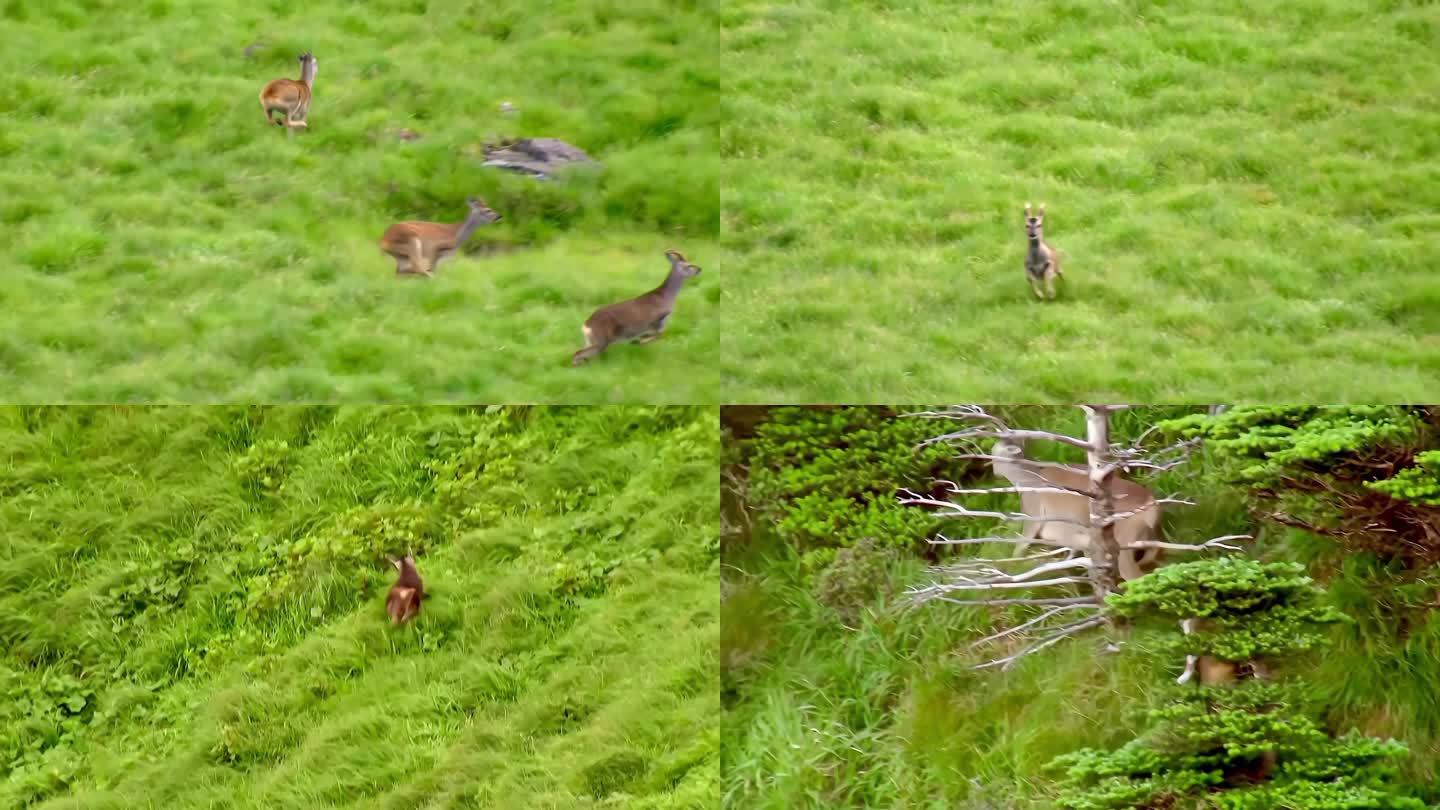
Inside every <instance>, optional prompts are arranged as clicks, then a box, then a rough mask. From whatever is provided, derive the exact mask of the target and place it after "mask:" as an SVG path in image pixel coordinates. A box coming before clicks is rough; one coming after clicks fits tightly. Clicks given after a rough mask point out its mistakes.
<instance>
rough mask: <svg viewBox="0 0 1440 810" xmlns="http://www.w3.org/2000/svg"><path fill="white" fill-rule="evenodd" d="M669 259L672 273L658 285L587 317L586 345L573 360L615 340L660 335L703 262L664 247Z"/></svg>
mask: <svg viewBox="0 0 1440 810" xmlns="http://www.w3.org/2000/svg"><path fill="white" fill-rule="evenodd" d="M665 258H667V259H669V260H670V273H669V275H667V276H665V282H664V283H663V284H661V285H660V286H659V287H656V288H655V289H653V290H651V291H650V292H647V293H645V294H644V295H642V296H640V297H638V298H632V299H630V300H629V301H621V302H620V303H618V304H611V305H609V306H605V307H601V308H599V309H597V310H595V314H594V315H591V316H590V319H589V320H587V321H585V326H584V327H582V328H583V330H584V332H585V348H583V349H581V350H580V351H578V352H575V355H574V356H573V357H571V359H570V364H571V365H575V366H578V365H580V364H581V363H584V362H585V361H587V360H589V359H590V358H592V357H595V356H596V355H598V354H600V353H601V352H603V351H605V349H606V347H608V346H609V345H610V344H612V343H619V342H621V341H626V340H633V341H635V342H636V343H649V342H650V341H652V340H654V339H656V338H658V337H660V334H661V333H662V332H664V331H665V324H666V322H668V321H669V320H670V313H672V312H674V311H675V299H676V298H678V297H679V296H680V288H682V287H684V286H685V282H686V281H687V280H689V279H692V278H694V277H695V276H698V275H700V266H699V265H695V264H691V263H690V262H688V261H686V260H685V257H684V256H683V255H682V254H681V253H680V251H678V250H667V251H665Z"/></svg>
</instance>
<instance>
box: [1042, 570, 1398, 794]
mask: <svg viewBox="0 0 1440 810" xmlns="http://www.w3.org/2000/svg"><path fill="white" fill-rule="evenodd" d="M1323 597H1324V594H1323V592H1321V591H1320V590H1319V589H1317V588H1316V587H1315V586H1314V584H1313V583H1312V582H1311V580H1310V578H1309V577H1307V576H1305V575H1304V573H1303V569H1302V568H1301V567H1300V566H1298V565H1295V564H1291V563H1273V564H1262V563H1259V562H1256V561H1253V560H1246V559H1241V558H1225V559H1219V560H1208V561H1202V562H1192V563H1185V564H1181V565H1174V566H1168V567H1165V568H1162V569H1160V570H1159V571H1157V572H1155V573H1153V574H1151V575H1149V576H1147V577H1144V578H1142V579H1139V580H1136V581H1134V582H1132V583H1130V586H1129V588H1128V589H1127V591H1126V592H1125V593H1123V594H1115V595H1113V596H1111V597H1109V599H1108V602H1109V604H1110V606H1111V608H1112V609H1114V610H1115V611H1116V612H1117V613H1120V614H1122V615H1126V616H1131V617H1138V618H1163V619H1165V624H1166V625H1167V626H1169V627H1174V625H1175V620H1176V619H1181V618H1199V619H1204V620H1205V621H1204V624H1205V625H1208V626H1209V629H1208V630H1206V631H1204V632H1197V633H1195V634H1192V635H1189V636H1185V635H1183V634H1181V633H1179V632H1176V631H1175V630H1171V631H1170V637H1171V639H1170V640H1171V643H1169V644H1166V645H1161V646H1159V647H1158V648H1155V649H1158V650H1161V651H1165V652H1176V651H1183V652H1187V653H1190V654H1195V655H1209V656H1215V657H1218V658H1222V659H1225V660H1228V661H1237V662H1245V661H1253V659H1254V658H1255V657H1256V656H1263V655H1276V654H1280V653H1293V652H1295V651H1297V650H1305V649H1311V648H1314V647H1317V646H1320V645H1321V644H1323V643H1324V641H1325V636H1323V635H1322V634H1321V633H1320V632H1319V628H1321V627H1322V626H1323V625H1325V624H1327V623H1330V622H1333V621H1338V620H1340V619H1341V618H1342V617H1341V616H1340V615H1339V614H1338V613H1336V612H1335V611H1333V610H1331V609H1330V608H1328V607H1327V606H1325V605H1324V598H1323ZM1166 694H1168V695H1169V698H1168V700H1166V701H1165V702H1163V703H1162V704H1160V705H1158V706H1155V707H1153V708H1151V709H1149V710H1148V711H1147V712H1146V716H1147V718H1148V719H1149V721H1150V729H1149V730H1148V731H1146V732H1145V733H1144V734H1142V736H1140V737H1139V738H1137V739H1135V740H1132V741H1130V742H1129V743H1126V744H1125V745H1123V746H1121V747H1120V748H1118V749H1115V750H1113V751H1103V750H1097V749H1083V750H1080V751H1076V752H1073V753H1070V754H1066V755H1064V756H1061V757H1058V758H1056V759H1055V760H1054V761H1052V762H1051V763H1050V765H1049V767H1050V768H1051V769H1052V770H1057V771H1059V772H1060V785H1061V793H1060V796H1059V797H1058V799H1057V802H1056V803H1057V806H1059V807H1061V808H1066V809H1067V810H1116V809H1118V808H1157V809H1158V808H1181V807H1184V808H1217V809H1220V808H1223V809H1224V810H1271V809H1272V808H1290V807H1295V808H1299V807H1303V808H1307V810H1351V809H1352V808H1353V809H1356V810H1363V809H1364V808H1373V809H1374V810H1423V808H1424V807H1425V805H1424V803H1423V802H1420V801H1418V800H1416V799H1413V798H1409V797H1406V796H1404V795H1402V793H1401V792H1399V791H1398V790H1397V789H1396V788H1395V787H1394V786H1393V780H1394V778H1395V776H1396V767H1395V760H1396V759H1397V758H1399V757H1401V756H1403V755H1404V754H1405V753H1406V749H1405V747H1404V746H1403V745H1401V744H1399V743H1397V742H1394V741H1381V740H1377V739H1373V738H1368V737H1363V736H1360V735H1358V734H1356V733H1354V732H1352V733H1350V734H1347V735H1345V736H1343V737H1338V738H1337V737H1333V736H1331V735H1330V734H1328V733H1326V731H1325V729H1323V728H1322V727H1321V725H1320V723H1319V722H1318V720H1317V719H1316V712H1315V707H1313V706H1310V705H1308V704H1307V702H1306V701H1305V700H1304V697H1303V696H1304V694H1305V691H1304V690H1302V689H1300V688H1298V687H1296V686H1293V685H1291V684H1288V683H1274V682H1268V681H1262V680H1247V681H1237V682H1232V683H1226V684H1218V685H1217V684H1212V685H1207V686H1201V687H1198V688H1197V687H1192V688H1186V689H1178V688H1172V689H1171V690H1169V691H1168V692H1167V693H1166Z"/></svg>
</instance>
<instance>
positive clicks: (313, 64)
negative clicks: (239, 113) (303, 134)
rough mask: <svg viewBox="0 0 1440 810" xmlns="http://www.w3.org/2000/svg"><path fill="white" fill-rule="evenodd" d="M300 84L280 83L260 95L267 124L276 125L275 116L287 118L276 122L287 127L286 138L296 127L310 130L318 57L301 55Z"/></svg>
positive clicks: (261, 106) (268, 85)
mask: <svg viewBox="0 0 1440 810" xmlns="http://www.w3.org/2000/svg"><path fill="white" fill-rule="evenodd" d="M299 58H300V80H299V81H296V80H294V79H276V80H275V81H273V82H270V83H269V84H267V85H265V89H264V90H261V91H260V108H261V109H262V110H264V111H265V120H266V122H270V121H274V116H275V113H277V112H280V113H284V118H282V119H281V120H279V121H274V123H275V124H276V125H277V126H282V127H285V137H287V138H288V137H290V135H291V134H292V133H293V132H294V131H295V128H296V127H308V126H309V124H308V123H306V121H305V118H306V116H308V115H309V114H310V97H311V92H312V91H313V90H314V89H315V73H316V71H318V70H319V69H320V63H319V62H317V61H316V60H315V55H314V54H312V53H310V52H309V51H306V52H305V53H302V54H300V57H299Z"/></svg>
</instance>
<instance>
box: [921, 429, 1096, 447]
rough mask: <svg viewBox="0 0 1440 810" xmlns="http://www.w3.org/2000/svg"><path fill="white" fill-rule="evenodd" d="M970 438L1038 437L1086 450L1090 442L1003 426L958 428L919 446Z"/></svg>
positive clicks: (1029, 438)
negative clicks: (996, 428) (1001, 427)
mask: <svg viewBox="0 0 1440 810" xmlns="http://www.w3.org/2000/svg"><path fill="white" fill-rule="evenodd" d="M970 439H1016V440H1019V441H1022V442H1028V441H1030V440H1032V439H1038V440H1040V441H1046V442H1058V443H1059V444H1068V445H1070V446H1071V447H1078V448H1080V449H1081V450H1086V451H1088V450H1089V449H1090V444H1089V443H1088V442H1086V441H1085V440H1084V439H1077V438H1075V437H1074V436H1066V435H1065V434H1063V433H1051V432H1050V431H1048V430H1020V429H1011V428H1005V429H1003V430H990V429H988V428H971V429H969V430H958V431H955V432H954V433H946V434H944V435H941V436H936V437H934V438H931V439H926V440H925V441H923V442H921V443H920V446H921V447H925V446H927V445H932V444H940V443H941V442H960V441H968V440H970Z"/></svg>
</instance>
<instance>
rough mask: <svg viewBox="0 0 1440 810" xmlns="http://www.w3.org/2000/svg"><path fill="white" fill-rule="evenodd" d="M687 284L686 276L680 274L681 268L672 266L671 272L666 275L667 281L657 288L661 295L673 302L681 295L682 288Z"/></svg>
mask: <svg viewBox="0 0 1440 810" xmlns="http://www.w3.org/2000/svg"><path fill="white" fill-rule="evenodd" d="M684 286H685V277H684V276H682V275H680V268H678V267H671V268H670V274H669V275H667V276H665V282H664V283H663V284H661V285H660V286H659V287H658V288H656V290H655V291H656V292H658V293H660V297H661V298H664V299H665V300H666V301H667V302H669V303H671V304H673V303H675V299H676V298H678V297H680V290H681V289H682V288H683V287H684Z"/></svg>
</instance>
